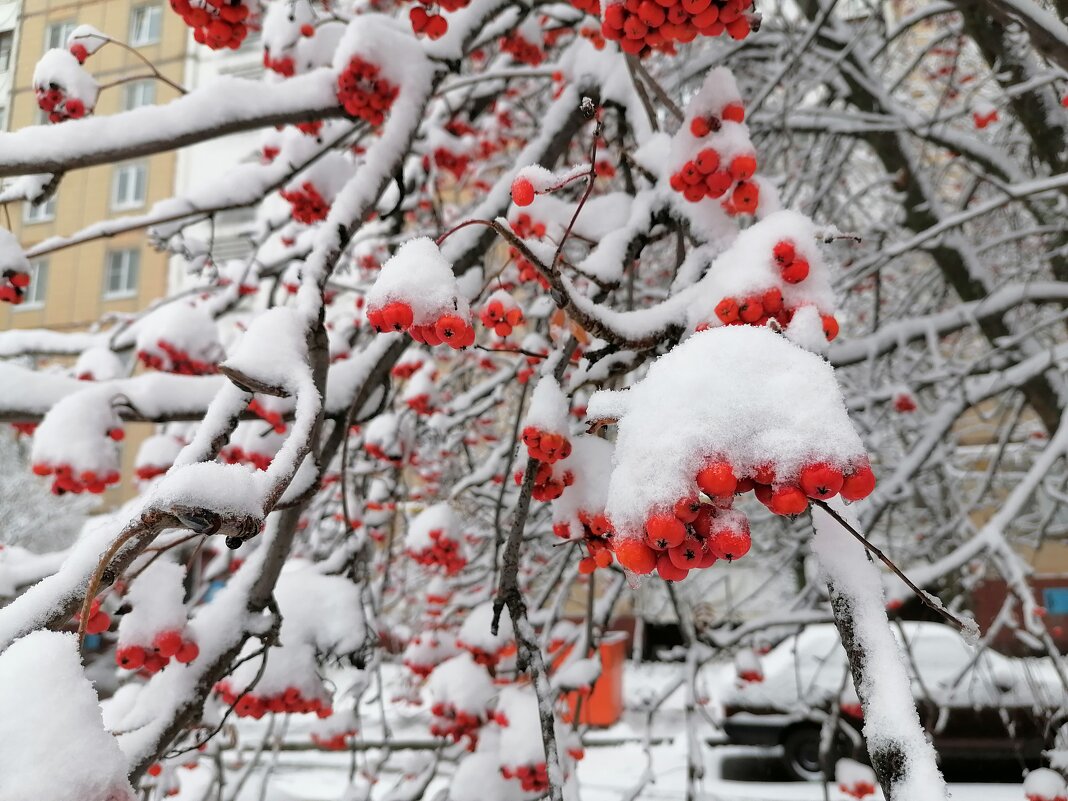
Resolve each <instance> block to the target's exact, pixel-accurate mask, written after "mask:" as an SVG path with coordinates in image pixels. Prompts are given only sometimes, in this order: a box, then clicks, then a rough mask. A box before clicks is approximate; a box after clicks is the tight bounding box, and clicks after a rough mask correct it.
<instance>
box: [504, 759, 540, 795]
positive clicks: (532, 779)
mask: <svg viewBox="0 0 1068 801" xmlns="http://www.w3.org/2000/svg"><path fill="white" fill-rule="evenodd" d="M501 775H502V776H503V777H504V778H506V779H515V780H516V781H518V782H519V786H520V787H521V788H522V789H523V792H525V793H539V794H540V793H544V792H546V791H547V790H548V789H549V771H548V769H547V768H546V767H545V763H544V762H537V763H533V762H532V763H530V764H528V765H502V766H501Z"/></svg>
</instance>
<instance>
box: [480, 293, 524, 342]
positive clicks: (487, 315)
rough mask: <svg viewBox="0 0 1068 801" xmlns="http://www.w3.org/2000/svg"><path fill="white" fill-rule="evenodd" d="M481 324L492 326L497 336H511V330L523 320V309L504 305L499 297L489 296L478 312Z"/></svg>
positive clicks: (487, 326)
mask: <svg viewBox="0 0 1068 801" xmlns="http://www.w3.org/2000/svg"><path fill="white" fill-rule="evenodd" d="M479 317H480V318H481V319H482V324H483V325H484V326H486V328H492V329H493V332H494V333H495V334H496V335H497V336H499V337H506V336H511V334H512V330H513V329H514V328H515V327H516V326H517V325H520V324H522V322H523V310H522V309H520V308H519V307H518V306H506V305H505V303H504V302H503V301H502V300H500V299H499V298H490V299H489V301H488V302H487V303H486V305H485V307H483V309H482V311H481V312H480V314H479Z"/></svg>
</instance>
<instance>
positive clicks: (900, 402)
mask: <svg viewBox="0 0 1068 801" xmlns="http://www.w3.org/2000/svg"><path fill="white" fill-rule="evenodd" d="M916 409H917V406H916V400H915V399H914V398H913V397H912V396H911V395H909V394H908V393H906V392H902V393H899V394H898V395H895V396H894V410H895V411H898V412H901V413H902V414H908V413H910V412H914V411H916Z"/></svg>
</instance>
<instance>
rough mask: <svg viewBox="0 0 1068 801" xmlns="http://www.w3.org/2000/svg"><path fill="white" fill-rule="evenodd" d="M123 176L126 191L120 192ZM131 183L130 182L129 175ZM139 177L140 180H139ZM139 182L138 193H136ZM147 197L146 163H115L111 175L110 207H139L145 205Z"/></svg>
mask: <svg viewBox="0 0 1068 801" xmlns="http://www.w3.org/2000/svg"><path fill="white" fill-rule="evenodd" d="M123 176H127V177H126V179H125V184H126V187H127V190H129V191H127V192H125V193H124V192H122V191H121V189H122V186H123V183H124V179H123ZM130 176H132V181H133V183H132V184H131V183H130V181H131V177H130ZM139 179H140V180H139ZM138 183H140V189H141V191H140V193H138V191H137V189H138ZM147 197H148V164H147V163H145V162H143V161H131V162H128V163H126V164H116V165H115V171H114V172H113V173H112V176H111V208H113V209H116V210H122V209H139V208H141V207H142V206H144V205H145V199H146V198H147Z"/></svg>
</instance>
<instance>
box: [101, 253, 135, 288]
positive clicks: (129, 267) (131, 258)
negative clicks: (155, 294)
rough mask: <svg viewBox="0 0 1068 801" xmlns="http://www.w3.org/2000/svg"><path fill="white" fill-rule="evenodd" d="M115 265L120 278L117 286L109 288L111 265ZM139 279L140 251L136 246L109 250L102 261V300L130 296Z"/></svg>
mask: <svg viewBox="0 0 1068 801" xmlns="http://www.w3.org/2000/svg"><path fill="white" fill-rule="evenodd" d="M115 265H117V266H118V267H119V270H118V272H119V273H120V274H121V276H122V278H121V281H120V282H119V283H120V286H119V288H117V289H112V288H111V276H112V267H113V266H115ZM140 280H141V251H140V250H139V249H138V248H124V249H122V250H109V251H108V252H107V256H105V261H104V300H118V299H120V298H132V297H134V296H135V295H137V288H138V285H139V284H140Z"/></svg>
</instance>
